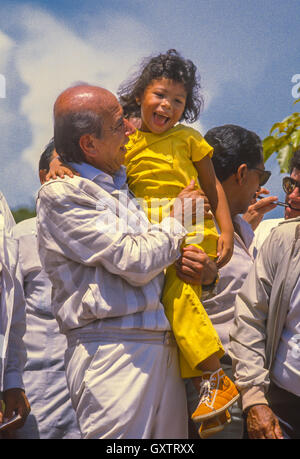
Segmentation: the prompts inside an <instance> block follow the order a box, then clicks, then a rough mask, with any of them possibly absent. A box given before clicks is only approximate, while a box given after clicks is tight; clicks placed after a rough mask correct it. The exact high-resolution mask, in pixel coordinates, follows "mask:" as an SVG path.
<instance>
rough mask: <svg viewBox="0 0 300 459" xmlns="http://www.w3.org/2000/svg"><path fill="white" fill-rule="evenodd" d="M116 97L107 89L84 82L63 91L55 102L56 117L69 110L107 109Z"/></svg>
mask: <svg viewBox="0 0 300 459" xmlns="http://www.w3.org/2000/svg"><path fill="white" fill-rule="evenodd" d="M116 100H117V99H116V97H115V96H114V95H113V94H112V93H111V92H110V91H108V90H107V89H104V88H100V87H99V86H91V85H87V84H82V85H79V86H73V87H71V88H68V89H66V90H65V91H63V92H62V93H61V94H60V95H59V96H58V98H57V99H56V102H55V104H54V119H55V118H56V117H57V116H61V115H62V114H65V113H69V112H78V111H85V110H94V111H96V112H97V111H101V110H106V109H107V107H109V105H111V103H115V102H116Z"/></svg>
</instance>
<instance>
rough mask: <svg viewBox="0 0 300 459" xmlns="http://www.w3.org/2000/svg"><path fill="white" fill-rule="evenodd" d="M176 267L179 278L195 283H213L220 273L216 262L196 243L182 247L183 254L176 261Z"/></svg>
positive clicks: (188, 282)
mask: <svg viewBox="0 0 300 459" xmlns="http://www.w3.org/2000/svg"><path fill="white" fill-rule="evenodd" d="M175 268H176V274H177V276H178V277H179V279H181V280H182V281H183V282H186V283H187V284H194V285H209V284H212V283H213V281H214V280H215V279H216V277H217V274H218V270H217V266H216V264H215V263H214V262H213V261H212V260H211V259H210V258H209V256H208V255H207V254H206V253H205V252H203V251H202V250H201V249H198V248H197V247H195V246H194V245H189V246H187V247H184V248H183V249H182V255H181V257H180V258H179V259H178V260H177V261H176V263H175Z"/></svg>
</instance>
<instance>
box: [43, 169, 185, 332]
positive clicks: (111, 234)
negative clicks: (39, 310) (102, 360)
mask: <svg viewBox="0 0 300 459" xmlns="http://www.w3.org/2000/svg"><path fill="white" fill-rule="evenodd" d="M76 169H77V170H78V171H79V173H80V174H81V176H80V177H77V176H76V177H74V178H72V179H71V178H69V177H65V178H64V179H56V180H51V181H50V182H47V183H45V184H44V185H43V186H42V187H41V189H40V191H39V195H38V200H37V228H38V243H39V252H40V258H41V261H42V264H43V266H44V269H45V271H46V272H47V274H48V276H49V278H50V280H51V282H52V285H53V291H52V298H53V302H52V307H53V312H54V314H55V316H56V319H57V321H58V323H59V327H60V330H61V331H62V332H63V333H66V334H68V333H70V332H71V331H72V330H74V329H77V330H78V328H81V327H84V331H86V330H87V329H89V331H96V332H97V331H99V330H100V329H101V330H104V329H107V328H109V329H114V328H118V329H119V328H121V329H134V328H139V329H145V330H157V331H158V330H169V329H170V326H169V323H168V321H167V318H166V316H165V313H164V309H163V306H162V304H161V302H160V296H161V292H162V286H163V281H164V275H163V270H164V268H165V267H167V266H168V265H170V264H172V263H173V262H174V261H175V260H176V258H177V257H178V255H179V249H180V245H181V242H182V241H183V238H184V236H185V235H186V231H185V229H184V228H183V227H182V226H181V225H180V224H179V222H178V221H177V220H175V219H173V218H166V219H164V220H163V222H162V223H161V224H160V225H152V226H151V225H150V223H149V222H148V220H147V218H146V215H145V214H144V212H143V211H142V209H141V207H140V206H139V204H138V202H137V201H136V200H135V199H134V197H133V195H132V194H131V193H130V192H129V190H128V187H127V184H126V173H125V168H123V167H122V168H121V169H120V171H119V173H118V174H116V175H115V176H114V177H112V176H110V175H108V174H105V173H104V172H101V171H99V170H98V169H95V168H93V167H92V166H90V165H88V164H82V165H78V164H76Z"/></svg>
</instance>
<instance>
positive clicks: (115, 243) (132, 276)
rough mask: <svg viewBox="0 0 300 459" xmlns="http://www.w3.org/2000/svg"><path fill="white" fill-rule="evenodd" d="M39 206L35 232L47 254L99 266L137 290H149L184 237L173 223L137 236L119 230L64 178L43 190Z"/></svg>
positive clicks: (104, 209) (106, 211) (108, 213)
mask: <svg viewBox="0 0 300 459" xmlns="http://www.w3.org/2000/svg"><path fill="white" fill-rule="evenodd" d="M39 201H40V202H39V205H38V226H39V227H40V233H41V234H44V238H43V243H44V244H45V245H46V247H47V248H48V249H49V250H54V251H55V252H57V253H60V254H61V255H63V256H64V257H67V258H69V259H71V260H73V261H75V262H77V263H80V264H84V265H86V266H90V267H95V266H98V265H99V264H101V265H102V266H104V268H105V269H106V270H107V271H109V272H111V273H112V274H116V275H118V276H120V277H122V278H123V279H125V280H126V281H127V282H129V283H130V284H132V285H136V286H138V285H144V284H147V283H148V282H150V281H151V280H152V279H153V278H154V277H155V276H156V275H157V274H159V273H160V272H161V271H162V270H163V269H164V268H165V267H166V266H168V265H170V264H171V263H173V262H174V261H175V259H176V258H177V256H178V255H179V248H180V244H181V242H182V240H183V238H184V236H185V235H186V231H185V229H184V228H183V227H182V226H181V224H180V223H179V221H178V220H176V219H174V218H170V219H169V220H168V221H166V220H164V221H163V222H162V224H161V225H153V226H151V225H149V227H148V229H147V230H146V231H144V232H140V233H134V232H130V231H126V230H125V231H122V230H118V227H119V226H118V225H119V224H120V227H121V228H122V225H123V223H124V221H123V220H120V219H119V218H118V216H117V215H116V212H114V211H113V210H112V209H110V208H109V207H108V206H102V205H101V202H100V204H99V202H98V203H96V202H95V199H94V198H93V197H91V196H89V195H88V194H86V193H84V192H82V191H80V190H79V189H78V186H77V184H76V177H75V178H73V179H72V182H68V178H65V179H64V180H63V181H62V180H60V179H58V180H57V181H55V182H52V183H49V184H46V185H44V187H43V188H42V189H41V190H40V193H39ZM96 204H97V205H96ZM139 212H140V211H138V210H136V212H132V213H131V215H132V216H133V215H135V214H136V215H138V213H139ZM168 223H171V224H170V225H168ZM147 225H148V224H147ZM173 225H174V228H172V226H173ZM48 233H50V238H49V237H48Z"/></svg>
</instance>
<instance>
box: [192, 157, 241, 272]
mask: <svg viewBox="0 0 300 459" xmlns="http://www.w3.org/2000/svg"><path fill="white" fill-rule="evenodd" d="M194 165H195V167H196V169H197V172H198V177H199V182H200V185H201V188H202V189H203V191H204V193H205V194H206V196H207V197H208V200H209V202H210V205H211V208H212V211H213V213H214V216H215V218H216V220H217V222H218V226H219V228H220V231H221V234H220V237H219V241H218V253H217V255H218V257H219V258H218V261H217V266H218V268H222V266H224V265H226V263H228V261H229V260H230V258H231V256H232V252H233V233H234V229H233V224H232V220H231V215H230V210H229V206H228V202H227V198H226V195H225V192H224V190H223V187H222V185H221V183H220V182H219V180H218V179H217V177H216V174H215V170H214V166H213V163H212V161H211V159H210V157H209V156H205V157H204V158H203V159H202V160H201V161H196V162H194Z"/></svg>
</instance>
